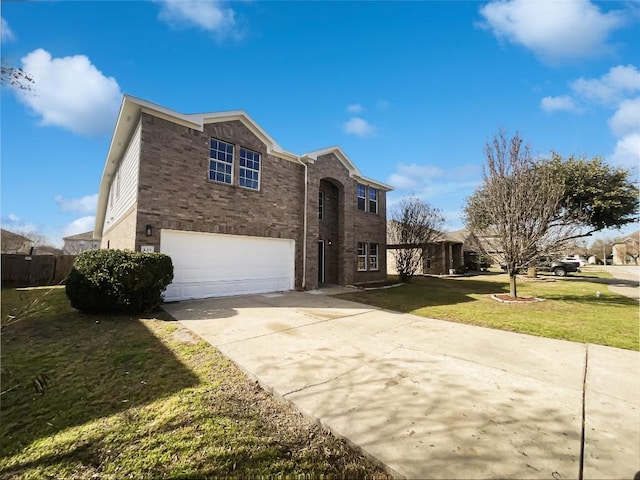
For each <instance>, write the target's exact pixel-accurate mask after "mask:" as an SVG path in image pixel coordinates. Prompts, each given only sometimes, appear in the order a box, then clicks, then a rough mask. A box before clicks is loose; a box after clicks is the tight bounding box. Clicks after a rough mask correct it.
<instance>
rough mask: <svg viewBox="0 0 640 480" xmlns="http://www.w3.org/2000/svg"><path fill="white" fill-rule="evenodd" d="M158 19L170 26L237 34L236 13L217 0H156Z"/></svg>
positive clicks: (221, 33)
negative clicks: (158, 7)
mask: <svg viewBox="0 0 640 480" xmlns="http://www.w3.org/2000/svg"><path fill="white" fill-rule="evenodd" d="M158 3H160V5H161V6H160V13H159V15H158V17H159V18H160V20H162V21H164V22H166V23H167V24H169V25H170V26H172V27H179V26H186V27H190V26H195V27H198V28H201V29H203V30H206V31H208V32H214V33H216V34H218V35H221V36H226V35H228V34H235V35H236V36H237V35H239V33H240V32H239V30H238V29H237V28H236V14H235V12H234V10H233V9H232V8H229V7H226V6H225V4H224V2H221V1H218V0H158Z"/></svg>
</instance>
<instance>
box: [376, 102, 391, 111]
mask: <svg viewBox="0 0 640 480" xmlns="http://www.w3.org/2000/svg"><path fill="white" fill-rule="evenodd" d="M390 106H391V104H390V103H389V102H387V101H386V100H378V101H377V102H376V107H378V108H379V109H381V110H384V109H385V108H389V107H390Z"/></svg>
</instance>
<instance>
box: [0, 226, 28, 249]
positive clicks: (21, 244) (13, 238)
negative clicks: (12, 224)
mask: <svg viewBox="0 0 640 480" xmlns="http://www.w3.org/2000/svg"><path fill="white" fill-rule="evenodd" d="M0 232H1V234H2V253H24V254H28V253H30V251H31V247H32V246H33V241H32V240H31V239H29V238H27V237H25V236H24V235H20V234H18V233H13V232H10V231H9V230H5V229H4V228H3V229H1V230H0Z"/></svg>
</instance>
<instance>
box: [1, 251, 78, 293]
mask: <svg viewBox="0 0 640 480" xmlns="http://www.w3.org/2000/svg"><path fill="white" fill-rule="evenodd" d="M75 258H76V256H75V255H20V254H9V253H3V254H2V287H3V288H4V287H12V288H17V287H37V286H44V285H57V284H59V283H61V282H62V281H63V280H64V279H65V278H67V275H69V272H70V271H71V267H72V266H73V261H74V259H75Z"/></svg>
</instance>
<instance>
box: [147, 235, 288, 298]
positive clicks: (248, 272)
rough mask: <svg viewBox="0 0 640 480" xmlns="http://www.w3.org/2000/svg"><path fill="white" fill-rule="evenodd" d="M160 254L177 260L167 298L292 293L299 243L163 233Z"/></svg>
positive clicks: (243, 237) (174, 260) (252, 238)
mask: <svg viewBox="0 0 640 480" xmlns="http://www.w3.org/2000/svg"><path fill="white" fill-rule="evenodd" d="M160 251H161V252H162V253H166V254H167V255H169V256H170V257H171V259H172V261H173V283H171V285H169V287H168V288H167V290H166V292H165V300H167V301H173V300H185V299H190V298H207V297H223V296H229V295H243V294H253V293H266V292H277V291H284V290H292V289H293V288H294V276H295V270H294V265H295V241H294V240H291V239H282V238H263V237H245V236H239V235H221V234H212V233H198V232H186V231H177V230H166V229H163V230H161V232H160Z"/></svg>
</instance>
